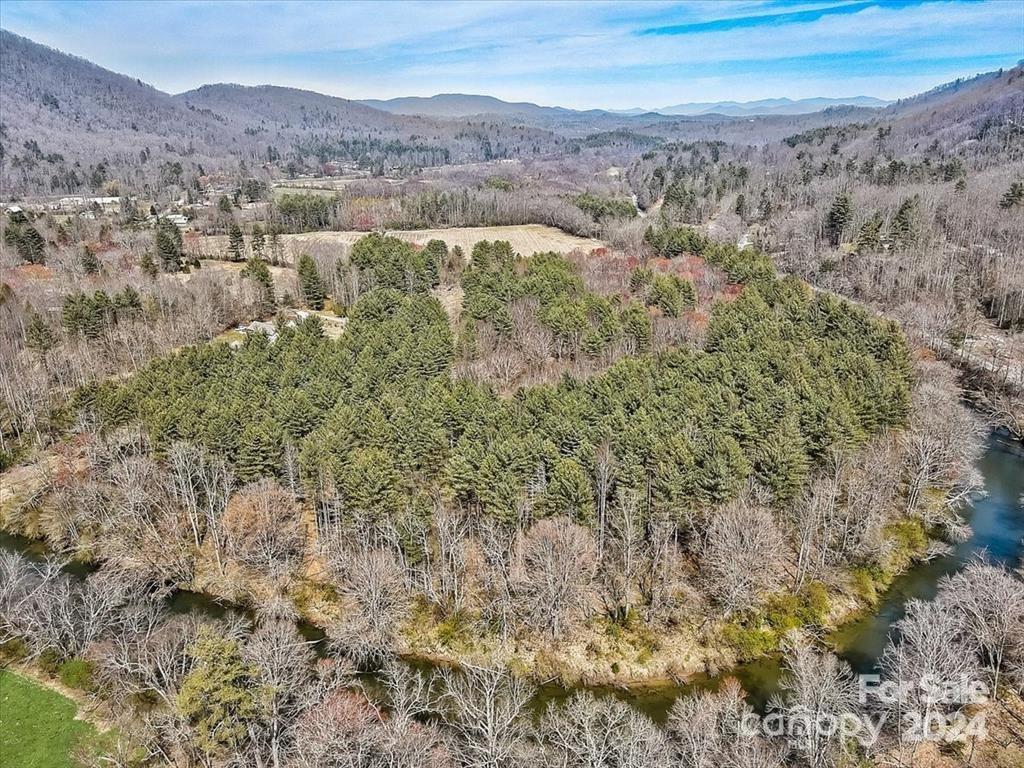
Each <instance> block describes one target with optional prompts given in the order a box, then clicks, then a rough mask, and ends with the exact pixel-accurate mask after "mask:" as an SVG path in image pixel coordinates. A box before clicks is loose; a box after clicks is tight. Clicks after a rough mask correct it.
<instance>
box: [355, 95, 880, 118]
mask: <svg viewBox="0 0 1024 768" xmlns="http://www.w3.org/2000/svg"><path fill="white" fill-rule="evenodd" d="M360 103H361V104H365V105H367V106H369V107H373V108H374V109H381V110H384V111H385V112H391V113H392V114H396V115H424V116H428V117H472V116H475V115H531V116H538V117H539V116H547V117H555V116H569V115H600V114H608V115H620V116H624V117H637V116H640V115H669V116H671V115H688V116H693V115H725V116H727V117H753V116H757V115H805V114H808V113H811V112H819V111H821V110H823V109H828V108H829V107H837V106H851V107H872V108H875V107H885V106H888V105H889V104H891V103H892V102H890V101H885V100H884V99H876V98H874V97H872V96H851V97H849V98H825V97H815V98H809V99H796V100H793V99H786V98H782V99H760V100H758V101H715V102H687V103H683V104H673V105H670V106H667V107H659V108H657V109H643V108H641V107H634V108H632V109H588V110H576V109H567V108H566V107H544V106H540V105H538V104H533V103H531V102H528V101H518V102H509V101H502V100H501V99H497V98H495V97H494V96H479V95H475V94H466V93H439V94H437V95H436V96H402V97H399V98H395V99H386V100H381V99H363V100H361V101H360Z"/></svg>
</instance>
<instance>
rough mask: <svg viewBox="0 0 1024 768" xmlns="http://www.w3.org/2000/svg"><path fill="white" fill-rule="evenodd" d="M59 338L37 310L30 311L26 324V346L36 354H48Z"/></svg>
mask: <svg viewBox="0 0 1024 768" xmlns="http://www.w3.org/2000/svg"><path fill="white" fill-rule="evenodd" d="M56 342H57V337H56V335H55V334H54V332H53V329H52V328H50V325H49V324H48V323H47V322H46V321H45V320H44V319H43V317H42V315H40V314H39V313H38V312H36V311H35V310H32V309H30V310H29V315H28V322H27V323H26V324H25V346H27V347H28V348H29V349H33V350H35V351H36V352H40V353H46V352H48V351H49V350H51V349H53V345H54V344H56Z"/></svg>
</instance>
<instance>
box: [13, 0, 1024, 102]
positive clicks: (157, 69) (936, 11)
mask: <svg viewBox="0 0 1024 768" xmlns="http://www.w3.org/2000/svg"><path fill="white" fill-rule="evenodd" d="M0 26H2V27H3V28H4V29H8V30H10V31H12V32H15V33H17V34H20V35H24V36H25V37H29V38H31V39H32V40H35V41H36V42H40V43H44V44H46V45H49V46H52V47H54V48H57V49H59V50H61V51H64V52H66V53H72V54H75V55H77V56H81V57H83V58H86V59H89V60H90V61H93V62H95V63H97V64H99V65H101V66H103V67H106V68H108V69H112V70H114V71H116V72H121V73H124V74H127V75H131V76H132V77H138V78H140V79H141V80H143V81H145V82H148V83H151V84H152V85H154V86H156V87H157V88H160V89H161V90H164V91H167V92H170V93H179V92H182V91H186V90H190V89H192V88H195V87H197V86H199V85H202V84H204V83H216V82H232V83H241V84H243V85H262V84H267V83H269V84H273V85H284V86H291V87H296V88H306V89H309V90H314V91H319V92H321V93H327V94H330V95H333V96H342V97H345V98H350V99H364V98H392V97H396V96H429V95H432V94H435V93H482V94H489V95H492V96H497V97H498V98H502V99H506V100H509V101H532V102H535V103H539V104H546V105H559V106H564V107H570V108H577V109H587V108H619V109H623V108H632V107H643V108H658V107H664V106H669V105H673V104H678V103H683V102H693V101H749V100H755V99H762V98H778V97H789V98H793V99H798V98H808V97H812V96H831V97H850V96H861V95H864V96H875V97H878V98H884V99H896V98H900V97H903V96H910V95H913V94H915V93H919V92H921V91H924V90H927V89H929V88H931V87H933V86H935V85H938V84H940V83H943V82H948V81H950V80H953V79H955V78H957V77H966V76H970V75H973V74H976V73H979V72H985V71H989V70H993V69H998V68H999V67H1009V66H1013V65H1014V64H1016V63H1017V62H1018V61H1019V60H1021V59H1024V0H987V1H978V2H975V1H973V0H736V2H728V1H726V0H691V1H690V2H683V3H679V2H675V3H671V2H621V1H620V2H609V3H603V2H539V1H535V2H514V3H513V2H482V1H476V2H449V3H418V2H381V3H364V2H345V3H328V2H278V1H271V0H268V1H267V2H242V1H241V0H235V1H234V2H198V1H197V0H182V1H181V2H174V1H172V0H161V1H160V2H142V1H136V0H75V1H73V2H72V1H70V0H62V1H59V2H56V1H55V2H44V1H43V0H31V1H26V0H3V2H2V3H0Z"/></svg>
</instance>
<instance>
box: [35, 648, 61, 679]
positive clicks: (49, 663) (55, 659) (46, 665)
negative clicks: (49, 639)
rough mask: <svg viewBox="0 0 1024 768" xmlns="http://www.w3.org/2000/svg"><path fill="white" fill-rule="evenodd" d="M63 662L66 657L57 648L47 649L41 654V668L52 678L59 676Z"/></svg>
mask: <svg viewBox="0 0 1024 768" xmlns="http://www.w3.org/2000/svg"><path fill="white" fill-rule="evenodd" d="M63 661H64V657H63V656H62V655H61V653H60V651H58V650H57V649H56V648H47V649H46V650H45V651H43V652H42V653H41V654H39V668H40V669H41V670H43V672H45V673H46V674H48V675H50V676H51V677H52V676H53V675H55V674H57V669H58V668H59V667H60V665H61V662H63Z"/></svg>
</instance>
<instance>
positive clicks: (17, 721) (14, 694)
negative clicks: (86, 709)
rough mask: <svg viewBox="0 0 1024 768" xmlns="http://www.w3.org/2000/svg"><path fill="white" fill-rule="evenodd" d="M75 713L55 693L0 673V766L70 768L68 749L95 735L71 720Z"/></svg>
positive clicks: (11, 673)
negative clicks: (79, 741)
mask: <svg viewBox="0 0 1024 768" xmlns="http://www.w3.org/2000/svg"><path fill="white" fill-rule="evenodd" d="M76 710H77V706H76V705H75V703H74V702H73V701H71V700H69V699H66V698H64V697H63V696H61V695H60V694H59V693H56V692H55V691H51V690H50V689H48V688H44V687H43V686H41V685H39V684H37V683H34V682H32V681H31V680H27V679H26V678H24V677H21V676H20V675H16V674H14V673H13V672H9V671H6V670H0V766H3V768H73V766H74V765H75V764H74V762H72V760H71V758H70V757H69V754H68V753H69V752H70V750H71V749H72V746H73V745H74V744H75V743H76V742H77V741H78V740H79V739H80V738H81V737H83V736H88V735H91V734H92V733H94V732H95V729H94V728H93V727H92V726H91V725H89V724H88V723H84V722H82V721H80V720H75V711H76Z"/></svg>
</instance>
